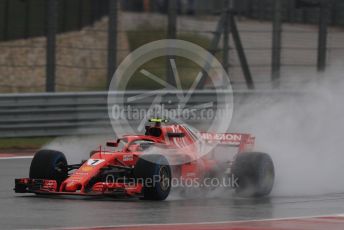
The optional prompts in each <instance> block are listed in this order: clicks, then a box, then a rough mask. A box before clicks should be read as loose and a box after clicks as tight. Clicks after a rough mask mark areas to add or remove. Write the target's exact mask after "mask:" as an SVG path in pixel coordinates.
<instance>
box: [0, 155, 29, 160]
mask: <svg viewBox="0 0 344 230" xmlns="http://www.w3.org/2000/svg"><path fill="white" fill-rule="evenodd" d="M32 158H33V156H16V157H0V160H15V159H32Z"/></svg>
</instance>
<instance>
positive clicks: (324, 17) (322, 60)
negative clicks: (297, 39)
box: [317, 0, 329, 72]
mask: <svg viewBox="0 0 344 230" xmlns="http://www.w3.org/2000/svg"><path fill="white" fill-rule="evenodd" d="M328 11H329V4H328V3H327V0H321V2H320V10H319V14H320V15H319V37H318V60H317V68H318V71H319V72H322V71H324V70H325V68H326V51H327V26H328V20H329V12H328Z"/></svg>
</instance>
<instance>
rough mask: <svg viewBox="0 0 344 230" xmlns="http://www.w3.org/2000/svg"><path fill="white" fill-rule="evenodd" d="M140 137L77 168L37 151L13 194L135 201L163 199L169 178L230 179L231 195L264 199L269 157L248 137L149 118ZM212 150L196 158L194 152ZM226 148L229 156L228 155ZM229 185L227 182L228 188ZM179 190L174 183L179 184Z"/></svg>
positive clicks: (57, 156) (269, 180) (97, 154)
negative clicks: (128, 198)
mask: <svg viewBox="0 0 344 230" xmlns="http://www.w3.org/2000/svg"><path fill="white" fill-rule="evenodd" d="M150 122H154V123H155V124H154V125H150V126H146V133H145V135H126V136H123V137H122V138H120V139H118V140H117V141H113V142H107V146H108V147H109V148H111V150H102V149H101V148H100V149H99V150H97V151H93V152H91V156H90V158H89V159H88V160H86V161H83V162H82V163H81V164H73V165H69V164H67V160H66V157H65V156H64V154H63V153H61V152H58V151H54V150H40V151H38V152H37V153H36V154H35V156H34V158H33V160H32V162H31V166H30V175H29V178H21V179H15V188H14V190H15V192H16V193H36V194H55V195H57V194H61V195H86V196H91V195H101V196H105V195H109V196H115V197H118V196H125V197H128V196H136V197H140V198H144V199H149V200H164V199H166V198H167V196H168V195H169V193H170V190H171V187H172V183H171V182H172V181H173V179H176V181H179V182H183V181H187V180H189V181H194V182H195V181H196V182H197V185H198V186H200V185H201V186H202V185H204V183H205V182H208V183H209V182H210V181H212V180H205V179H213V178H220V175H221V177H222V178H224V177H225V178H235V180H236V181H235V183H234V184H236V186H234V189H235V192H236V193H237V194H239V195H244V196H266V195H268V194H269V193H270V191H271V189H272V187H273V181H274V166H273V162H272V160H271V158H270V156H269V155H267V154H265V153H259V152H252V149H253V146H254V141H255V139H254V137H252V136H251V135H249V134H239V133H225V134H216V133H196V132H194V131H192V130H191V129H190V128H188V126H186V125H180V124H173V125H165V124H164V123H165V121H164V120H162V119H151V120H150ZM200 145H206V146H211V145H214V146H215V148H213V149H212V150H211V151H210V152H209V153H208V154H206V155H202V156H200V155H199V153H200V148H201V147H202V146H200ZM230 147H235V149H236V150H235V152H232V153H230V151H229V149H233V148H230ZM232 184H233V183H232ZM179 185H180V184H179Z"/></svg>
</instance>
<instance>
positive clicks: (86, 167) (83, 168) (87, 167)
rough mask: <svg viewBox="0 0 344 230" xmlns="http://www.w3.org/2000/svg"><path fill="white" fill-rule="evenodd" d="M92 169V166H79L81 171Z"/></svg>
mask: <svg viewBox="0 0 344 230" xmlns="http://www.w3.org/2000/svg"><path fill="white" fill-rule="evenodd" d="M92 169H93V166H87V165H86V166H82V167H81V170H82V171H83V172H89V171H91V170H92Z"/></svg>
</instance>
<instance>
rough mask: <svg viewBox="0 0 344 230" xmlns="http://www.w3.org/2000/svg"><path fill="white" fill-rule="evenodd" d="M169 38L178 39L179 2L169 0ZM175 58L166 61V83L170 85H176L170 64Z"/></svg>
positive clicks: (168, 58)
mask: <svg viewBox="0 0 344 230" xmlns="http://www.w3.org/2000/svg"><path fill="white" fill-rule="evenodd" d="M167 14H168V16H167V38H168V39H176V38H177V1H176V0H168V8H167ZM172 58H174V57H167V59H166V82H167V83H169V84H170V85H175V80H174V77H173V71H172V67H171V63H170V59H172Z"/></svg>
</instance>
